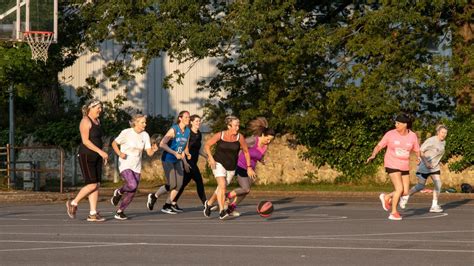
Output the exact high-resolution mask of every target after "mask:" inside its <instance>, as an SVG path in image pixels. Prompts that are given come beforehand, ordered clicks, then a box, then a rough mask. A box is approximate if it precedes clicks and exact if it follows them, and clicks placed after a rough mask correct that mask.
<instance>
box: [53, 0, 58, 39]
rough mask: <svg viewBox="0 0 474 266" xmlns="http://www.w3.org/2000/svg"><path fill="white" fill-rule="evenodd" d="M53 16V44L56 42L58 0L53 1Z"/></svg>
mask: <svg viewBox="0 0 474 266" xmlns="http://www.w3.org/2000/svg"><path fill="white" fill-rule="evenodd" d="M53 5H54V11H53V12H54V15H53V22H54V24H53V31H54V36H53V38H54V39H53V41H54V42H55V43H57V42H58V0H54V4H53Z"/></svg>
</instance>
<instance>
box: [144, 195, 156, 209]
mask: <svg viewBox="0 0 474 266" xmlns="http://www.w3.org/2000/svg"><path fill="white" fill-rule="evenodd" d="M156 200H157V198H156V196H155V194H154V193H150V194H148V200H147V202H146V207H147V208H148V210H149V211H152V210H153V207H154V206H155V203H156Z"/></svg>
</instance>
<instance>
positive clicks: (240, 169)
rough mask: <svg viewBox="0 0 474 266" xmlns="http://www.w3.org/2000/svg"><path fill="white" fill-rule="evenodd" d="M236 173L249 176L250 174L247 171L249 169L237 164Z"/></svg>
mask: <svg viewBox="0 0 474 266" xmlns="http://www.w3.org/2000/svg"><path fill="white" fill-rule="evenodd" d="M235 174H236V175H238V176H240V177H249V174H248V173H247V169H244V168H242V167H239V166H238V165H237V168H236V169H235Z"/></svg>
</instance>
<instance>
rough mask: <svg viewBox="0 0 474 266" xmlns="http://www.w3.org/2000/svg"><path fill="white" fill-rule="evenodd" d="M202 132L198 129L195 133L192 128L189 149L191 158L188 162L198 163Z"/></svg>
mask: <svg viewBox="0 0 474 266" xmlns="http://www.w3.org/2000/svg"><path fill="white" fill-rule="evenodd" d="M201 142H202V134H201V131H199V130H198V132H197V133H194V132H193V131H192V130H190V135H189V143H188V149H189V153H190V154H191V160H189V161H188V162H189V163H191V164H194V165H196V164H197V161H198V158H199V151H200V150H201Z"/></svg>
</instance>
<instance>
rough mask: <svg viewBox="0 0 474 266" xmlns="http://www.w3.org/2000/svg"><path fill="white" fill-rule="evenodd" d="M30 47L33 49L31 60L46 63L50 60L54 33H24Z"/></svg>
mask: <svg viewBox="0 0 474 266" xmlns="http://www.w3.org/2000/svg"><path fill="white" fill-rule="evenodd" d="M23 36H24V37H25V39H26V41H27V42H28V45H30V48H31V59H33V60H35V61H38V60H42V61H43V62H45V63H46V61H47V60H48V48H49V45H50V44H51V41H52V40H53V36H54V33H53V32H50V31H26V32H23Z"/></svg>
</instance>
